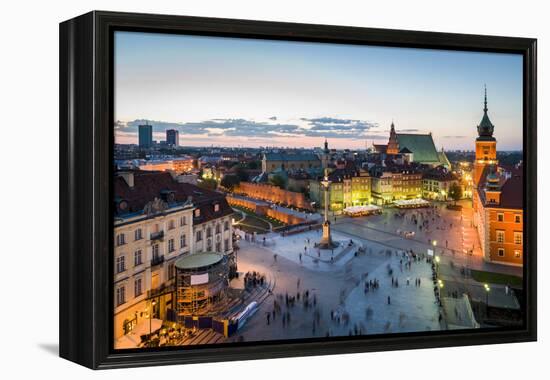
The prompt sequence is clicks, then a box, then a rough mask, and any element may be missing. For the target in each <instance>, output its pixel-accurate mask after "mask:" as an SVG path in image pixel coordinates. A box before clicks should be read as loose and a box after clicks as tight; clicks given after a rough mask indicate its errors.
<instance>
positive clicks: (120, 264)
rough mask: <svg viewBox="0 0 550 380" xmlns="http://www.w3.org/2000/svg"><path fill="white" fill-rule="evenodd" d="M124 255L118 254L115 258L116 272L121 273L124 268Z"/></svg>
mask: <svg viewBox="0 0 550 380" xmlns="http://www.w3.org/2000/svg"><path fill="white" fill-rule="evenodd" d="M124 260H125V259H124V256H119V257H117V258H116V272H117V273H122V272H124V271H125V270H126V265H125V262H124Z"/></svg>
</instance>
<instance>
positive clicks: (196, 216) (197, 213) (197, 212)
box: [195, 208, 201, 218]
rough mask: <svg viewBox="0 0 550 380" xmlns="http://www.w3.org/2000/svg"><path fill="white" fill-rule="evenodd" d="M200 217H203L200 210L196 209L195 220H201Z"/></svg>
mask: <svg viewBox="0 0 550 380" xmlns="http://www.w3.org/2000/svg"><path fill="white" fill-rule="evenodd" d="M200 216H201V210H200V208H197V209H195V218H199V217H200Z"/></svg>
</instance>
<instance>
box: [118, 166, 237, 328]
mask: <svg viewBox="0 0 550 380" xmlns="http://www.w3.org/2000/svg"><path fill="white" fill-rule="evenodd" d="M114 196H115V198H114V199H115V204H114V207H115V217H114V258H113V260H114V262H113V265H114V278H113V280H114V308H115V326H114V330H115V331H114V333H115V338H117V337H120V336H121V335H123V334H125V333H127V332H129V331H131V330H132V328H133V327H135V326H136V325H137V324H138V323H140V322H142V321H144V320H147V319H149V318H159V319H162V320H175V317H176V316H175V312H176V311H175V310H176V305H175V299H174V294H175V276H176V270H175V262H176V260H177V259H178V258H181V257H185V256H187V255H192V254H194V253H197V252H217V253H219V254H222V255H224V256H227V262H228V263H229V265H230V266H231V267H233V271H234V270H235V268H236V261H235V259H234V254H233V245H232V226H231V214H232V213H233V211H232V209H231V208H230V207H229V204H228V203H227V201H226V199H225V197H224V195H222V194H220V193H217V192H213V191H209V190H205V189H202V188H199V187H197V186H194V185H191V184H188V183H178V182H177V181H175V180H174V179H173V177H172V176H171V175H170V173H167V172H153V171H129V172H119V173H116V174H115V182H114Z"/></svg>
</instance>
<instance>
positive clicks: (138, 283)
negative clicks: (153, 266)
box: [134, 278, 143, 297]
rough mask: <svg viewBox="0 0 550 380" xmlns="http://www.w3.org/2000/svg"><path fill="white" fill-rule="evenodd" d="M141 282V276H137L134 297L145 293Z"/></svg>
mask: <svg viewBox="0 0 550 380" xmlns="http://www.w3.org/2000/svg"><path fill="white" fill-rule="evenodd" d="M141 282H142V280H141V278H136V280H135V281H134V297H139V296H141V294H142V293H143V288H142V286H141Z"/></svg>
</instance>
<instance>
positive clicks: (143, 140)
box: [138, 124, 153, 149]
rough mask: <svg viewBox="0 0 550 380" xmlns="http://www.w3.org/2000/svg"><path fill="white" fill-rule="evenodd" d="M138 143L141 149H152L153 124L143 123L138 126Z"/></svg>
mask: <svg viewBox="0 0 550 380" xmlns="http://www.w3.org/2000/svg"><path fill="white" fill-rule="evenodd" d="M138 143H139V147H140V149H150V148H152V147H153V126H152V125H149V124H142V125H140V126H139V127H138Z"/></svg>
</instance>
